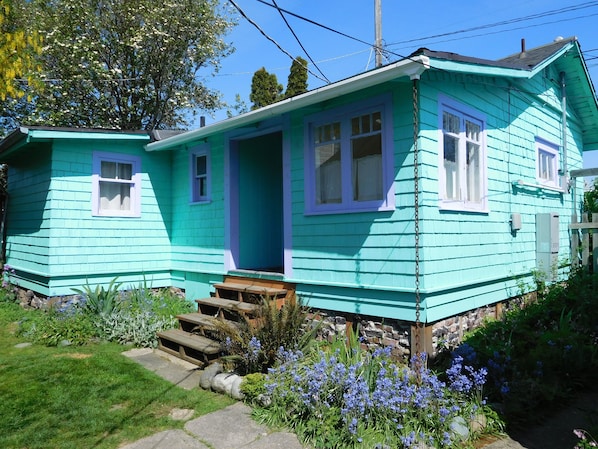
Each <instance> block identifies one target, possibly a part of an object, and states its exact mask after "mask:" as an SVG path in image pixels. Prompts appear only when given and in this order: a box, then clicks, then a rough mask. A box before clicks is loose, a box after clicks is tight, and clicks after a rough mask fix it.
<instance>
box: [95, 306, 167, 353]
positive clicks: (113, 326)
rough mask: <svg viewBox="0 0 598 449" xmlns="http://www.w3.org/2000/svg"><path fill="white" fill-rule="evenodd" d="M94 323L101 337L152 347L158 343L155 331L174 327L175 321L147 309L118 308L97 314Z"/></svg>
mask: <svg viewBox="0 0 598 449" xmlns="http://www.w3.org/2000/svg"><path fill="white" fill-rule="evenodd" d="M94 324H95V326H96V328H97V330H98V335H99V336H100V337H101V338H102V339H105V340H107V341H114V342H117V343H120V344H123V345H134V346H138V347H143V348H154V347H156V346H157V345H158V340H157V336H156V333H157V332H159V331H161V330H164V329H169V328H172V327H174V326H175V321H174V320H173V319H170V318H163V317H159V316H157V315H156V314H155V313H153V312H152V311H149V310H145V311H137V312H131V311H127V310H118V311H114V312H112V313H108V314H101V315H97V316H96V317H95V318H94Z"/></svg>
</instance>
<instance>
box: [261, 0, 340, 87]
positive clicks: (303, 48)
mask: <svg viewBox="0 0 598 449" xmlns="http://www.w3.org/2000/svg"><path fill="white" fill-rule="evenodd" d="M272 3H273V4H274V6H275V7H276V10H277V11H278V13H279V14H280V17H282V20H283V21H284V23H285V24H286V26H287V28H288V29H289V31H290V32H291V33H292V34H293V37H295V40H296V41H297V43H298V44H299V46H300V47H301V50H303V53H305V56H307V58H308V59H309V60H310V61H311V63H312V64H313V65H314V67H315V68H316V70H317V71H318V72H320V75H322V76H323V77H324V78H325V79H326V82H327V83H328V84H330V80H329V79H328V78H327V77H326V75H324V72H322V70H320V67H318V64H316V62H315V61H314V60H313V59H312V57H311V56H310V54H309V52H308V51H307V50H306V49H305V47H304V46H303V44H302V43H301V39H299V36H297V34H296V33H295V30H293V27H291V24H290V23H289V21H288V20H287V18H286V17H285V16H284V14H283V13H282V11H281V10H280V8H279V7H278V3H276V0H272ZM305 69H307V67H305Z"/></svg>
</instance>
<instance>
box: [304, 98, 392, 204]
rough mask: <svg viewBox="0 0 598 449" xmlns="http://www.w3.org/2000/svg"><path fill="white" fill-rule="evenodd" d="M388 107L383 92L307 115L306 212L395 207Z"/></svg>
mask: <svg viewBox="0 0 598 449" xmlns="http://www.w3.org/2000/svg"><path fill="white" fill-rule="evenodd" d="M376 100H377V101H376ZM388 108H389V101H388V98H387V97H386V96H385V97H380V98H377V99H374V100H372V101H370V102H368V103H367V104H364V103H362V104H360V105H356V106H353V107H347V108H342V109H337V110H333V111H331V112H326V113H321V114H318V115H316V116H312V117H310V118H308V119H307V126H306V130H307V132H308V134H307V136H306V141H307V145H306V152H307V154H306V158H305V160H306V167H305V170H306V186H305V192H306V212H307V213H329V212H330V213H332V212H353V211H355V212H357V211H370V210H385V209H390V208H393V207H394V195H393V189H392V165H393V164H392V134H391V130H392V126H391V125H390V113H389V112H388ZM387 122H388V123H387Z"/></svg>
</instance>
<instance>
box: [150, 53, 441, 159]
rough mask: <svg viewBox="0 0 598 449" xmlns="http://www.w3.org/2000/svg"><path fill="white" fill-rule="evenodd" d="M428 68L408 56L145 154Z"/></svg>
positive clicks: (159, 144) (180, 137)
mask: <svg viewBox="0 0 598 449" xmlns="http://www.w3.org/2000/svg"><path fill="white" fill-rule="evenodd" d="M429 68H430V58H428V57H427V56H425V55H416V56H411V57H409V58H406V59H402V60H400V61H397V62H395V63H393V64H389V65H387V66H384V67H381V68H378V69H374V70H371V71H369V72H365V73H362V74H360V75H356V76H353V77H350V78H346V79H344V80H341V81H338V82H336V83H333V84H329V85H327V86H323V87H319V88H317V89H314V90H311V91H309V92H306V93H304V94H301V95H297V96H295V97H291V98H288V99H286V100H282V101H279V102H277V103H273V104H271V105H268V106H265V107H263V108H260V109H256V110H254V111H250V112H247V113H245V114H241V115H238V116H236V117H232V118H229V119H226V120H222V121H220V122H216V123H214V124H212V125H208V126H205V127H202V128H197V129H195V130H193V131H188V132H186V133H184V134H179V135H177V136H174V137H170V138H168V139H165V140H160V141H157V142H151V143H149V144H147V145H146V146H145V149H146V151H164V150H169V149H172V148H174V147H178V146H181V145H185V144H186V143H189V142H191V141H193V140H197V139H201V138H204V137H207V136H209V135H211V134H214V133H217V132H223V131H227V130H230V129H233V128H238V127H241V126H245V125H249V124H252V123H255V122H258V121H262V120H265V119H269V118H272V117H276V116H280V115H282V114H285V113H287V112H290V111H292V110H295V109H298V108H301V107H307V106H311V105H313V104H316V103H320V102H322V101H326V100H329V99H331V98H335V97H337V96H339V95H344V94H346V93H349V92H353V91H355V90H359V89H364V88H367V87H370V86H374V85H376V84H381V83H384V82H387V81H391V80H394V79H397V78H401V77H409V78H411V79H414V78H417V77H419V76H420V75H421V74H422V73H423V72H424V71H425V70H427V69H429Z"/></svg>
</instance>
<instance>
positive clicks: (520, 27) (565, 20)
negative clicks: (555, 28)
mask: <svg viewBox="0 0 598 449" xmlns="http://www.w3.org/2000/svg"><path fill="white" fill-rule="evenodd" d="M593 16H598V13H595V14H589V15H584V16H577V17H569V18H566V19H559V20H553V21H550V22H542V23H536V24H532V25H522V26H519V27H514V28H508V29H506V30H498V31H490V32H485V33H480V34H473V35H471V36H461V37H455V38H452V39H444V40H440V41H435V42H430V43H428V45H430V44H440V43H443V42H451V41H457V40H462V39H473V38H474V37H480V36H488V35H490V34H500V33H504V32H507V31H515V30H522V29H529V28H537V27H540V26H544V25H550V24H553V23H562V22H569V21H571V20H577V19H585V18H588V17H593ZM423 40H426V39H425V38H424V39H423ZM391 45H394V44H391ZM400 48H407V47H400Z"/></svg>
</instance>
